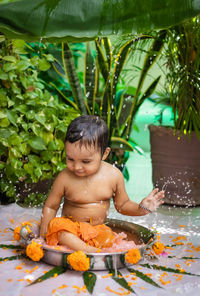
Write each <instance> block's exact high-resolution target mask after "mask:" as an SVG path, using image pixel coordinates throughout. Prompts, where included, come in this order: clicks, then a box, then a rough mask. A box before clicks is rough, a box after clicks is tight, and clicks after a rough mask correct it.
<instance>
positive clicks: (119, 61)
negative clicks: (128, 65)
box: [112, 36, 151, 96]
mask: <svg viewBox="0 0 200 296" xmlns="http://www.w3.org/2000/svg"><path fill="white" fill-rule="evenodd" d="M148 38H151V37H150V36H140V37H137V38H134V39H132V40H130V41H128V42H127V43H125V44H124V45H123V46H122V47H121V48H120V51H119V53H118V54H117V57H116V59H115V64H114V70H113V75H112V92H113V96H115V92H116V86H117V83H118V79H119V76H120V74H121V71H122V69H123V66H124V64H125V62H126V59H127V57H128V54H129V52H130V48H131V46H132V45H133V44H134V43H136V42H138V41H140V40H142V39H148Z"/></svg>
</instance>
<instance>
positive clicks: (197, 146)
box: [149, 125, 200, 206]
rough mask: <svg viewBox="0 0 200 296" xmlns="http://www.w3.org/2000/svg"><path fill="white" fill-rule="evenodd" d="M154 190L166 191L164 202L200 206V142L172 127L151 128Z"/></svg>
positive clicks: (193, 135) (193, 136) (194, 136)
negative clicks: (155, 188) (179, 135)
mask: <svg viewBox="0 0 200 296" xmlns="http://www.w3.org/2000/svg"><path fill="white" fill-rule="evenodd" d="M149 130H150V143H151V159H152V179H153V184H154V187H158V188H159V189H160V190H161V189H164V190H165V203H166V204H173V205H179V206H196V205H200V141H199V140H198V138H197V137H196V135H195V133H193V134H192V135H191V139H190V140H189V138H188V136H182V137H181V138H180V139H179V137H178V133H175V134H174V130H173V129H172V128H168V127H164V126H153V125H150V126H149Z"/></svg>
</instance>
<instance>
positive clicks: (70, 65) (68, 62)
mask: <svg viewBox="0 0 200 296" xmlns="http://www.w3.org/2000/svg"><path fill="white" fill-rule="evenodd" d="M62 60H63V65H64V70H65V74H66V76H67V78H68V81H69V84H70V87H71V90H72V94H73V97H74V100H75V102H76V104H77V105H78V107H79V110H80V111H81V113H82V114H87V111H86V107H85V102H84V96H83V91H82V89H81V83H80V80H79V77H78V74H77V72H76V67H75V64H74V59H73V56H72V52H71V49H70V47H69V44H68V43H66V42H65V43H62Z"/></svg>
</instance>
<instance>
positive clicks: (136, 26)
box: [0, 0, 200, 42]
mask: <svg viewBox="0 0 200 296" xmlns="http://www.w3.org/2000/svg"><path fill="white" fill-rule="evenodd" d="M199 13H200V1H199V0H196V1H193V0H143V1H138V0H118V1H116V0H81V1H80V0H73V1H72V0H51V1H49V0H34V1H32V0H22V1H17V2H13V3H7V4H1V8H0V32H2V33H3V34H5V35H6V37H8V38H11V39H24V40H27V41H30V40H31V41H38V40H40V38H43V40H44V41H48V42H60V41H69V42H70V41H74V42H77V41H78V42H79V41H88V40H94V39H95V38H97V37H98V36H102V37H103V36H111V35H124V34H135V33H141V32H144V31H149V30H154V29H163V28H167V27H169V26H172V25H175V24H177V23H180V22H182V21H184V20H186V19H188V18H191V17H193V16H195V15H198V14H199Z"/></svg>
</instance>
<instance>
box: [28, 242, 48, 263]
mask: <svg viewBox="0 0 200 296" xmlns="http://www.w3.org/2000/svg"><path fill="white" fill-rule="evenodd" d="M26 255H27V256H28V257H29V258H31V259H32V260H33V261H40V259H41V258H42V257H43V256H44V252H43V249H42V245H40V244H38V243H36V242H35V241H32V242H31V243H30V244H29V245H28V246H27V247H26Z"/></svg>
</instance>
